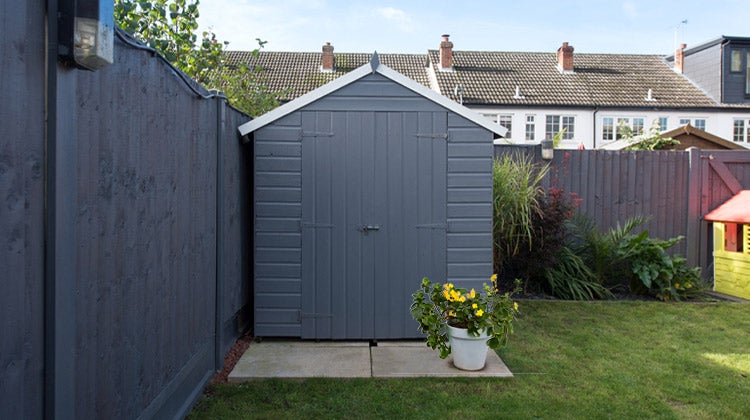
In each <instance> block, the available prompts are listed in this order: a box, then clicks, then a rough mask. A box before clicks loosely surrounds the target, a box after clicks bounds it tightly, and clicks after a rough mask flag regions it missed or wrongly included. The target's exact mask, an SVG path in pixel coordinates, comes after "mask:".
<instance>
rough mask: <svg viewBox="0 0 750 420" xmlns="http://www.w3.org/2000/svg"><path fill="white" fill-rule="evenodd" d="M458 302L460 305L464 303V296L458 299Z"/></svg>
mask: <svg viewBox="0 0 750 420" xmlns="http://www.w3.org/2000/svg"><path fill="white" fill-rule="evenodd" d="M458 301H459V302H461V303H464V302H466V296H461V297H460V298H458Z"/></svg>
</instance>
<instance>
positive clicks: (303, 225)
mask: <svg viewBox="0 0 750 420" xmlns="http://www.w3.org/2000/svg"><path fill="white" fill-rule="evenodd" d="M299 227H300V230H302V229H332V228H333V225H332V224H326V223H309V222H299Z"/></svg>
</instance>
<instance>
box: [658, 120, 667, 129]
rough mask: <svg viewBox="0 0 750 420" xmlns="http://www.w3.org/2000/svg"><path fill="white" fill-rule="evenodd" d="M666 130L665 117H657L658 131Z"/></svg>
mask: <svg viewBox="0 0 750 420" xmlns="http://www.w3.org/2000/svg"><path fill="white" fill-rule="evenodd" d="M666 130H667V117H659V131H666Z"/></svg>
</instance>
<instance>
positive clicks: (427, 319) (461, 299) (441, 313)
mask: <svg viewBox="0 0 750 420" xmlns="http://www.w3.org/2000/svg"><path fill="white" fill-rule="evenodd" d="M496 279H497V277H496V276H494V275H493V276H492V282H493V286H492V287H490V286H488V285H486V284H485V285H484V294H482V293H481V292H480V293H477V292H476V291H475V290H474V289H471V291H467V290H466V289H463V288H456V287H454V286H453V284H451V283H445V284H442V285H441V284H440V283H433V282H431V281H430V280H429V279H428V278H427V277H425V278H424V279H422V284H421V286H420V288H419V290H417V291H416V292H415V293H414V294H413V295H412V297H413V302H412V305H411V313H412V316H413V317H414V319H415V320H416V321H417V322H418V323H419V330H420V331H421V332H423V333H425V334H427V346H428V347H430V348H431V349H438V350H439V351H440V358H442V359H445V358H446V357H448V355H449V354H450V352H451V349H450V347H449V346H448V334H447V332H446V325H451V326H453V327H457V328H466V329H467V330H468V332H469V334H472V335H474V336H478V335H479V334H480V332H481V331H486V333H487V335H489V336H490V339H489V340H488V341H487V345H488V346H489V347H490V348H493V349H494V348H498V347H500V346H504V345H506V344H507V342H508V336H509V335H510V334H511V333H512V332H513V319H514V318H515V316H516V314H517V312H518V304H517V303H516V302H514V301H513V300H512V298H511V294H510V293H505V294H499V293H497V291H496V289H495V281H496Z"/></svg>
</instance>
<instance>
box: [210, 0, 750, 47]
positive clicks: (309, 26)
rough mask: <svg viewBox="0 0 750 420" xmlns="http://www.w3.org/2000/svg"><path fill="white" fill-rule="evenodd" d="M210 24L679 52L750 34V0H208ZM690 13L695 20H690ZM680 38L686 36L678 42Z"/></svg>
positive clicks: (242, 39) (267, 36) (282, 35)
mask: <svg viewBox="0 0 750 420" xmlns="http://www.w3.org/2000/svg"><path fill="white" fill-rule="evenodd" d="M199 11H200V14H201V17H200V18H199V20H198V23H199V24H200V30H205V29H211V30H213V31H214V32H215V33H216V35H217V38H218V39H219V40H222V41H229V42H230V43H229V46H228V47H227V49H228V50H252V49H255V48H257V46H258V43H257V41H256V38H260V39H261V40H263V41H266V42H267V44H265V49H266V50H268V51H320V49H321V47H322V45H323V44H325V43H326V42H330V43H331V44H332V45H333V46H334V48H335V51H336V52H368V53H369V52H373V51H378V52H381V53H424V52H425V51H427V50H428V49H437V48H438V46H439V44H440V41H441V35H442V34H450V39H451V41H452V42H453V44H454V49H456V50H465V51H529V52H555V51H557V49H558V48H559V47H560V45H561V44H562V43H563V42H568V43H570V45H572V46H573V47H574V48H575V51H576V52H581V53H623V54H663V55H672V54H674V49H675V46H676V45H678V44H681V43H685V44H687V45H688V48H690V47H691V46H696V45H699V44H701V43H703V42H707V41H710V40H712V39H715V38H718V37H719V36H721V35H729V36H742V37H750V25H748V23H749V22H750V1H748V0H708V1H707V0H701V1H698V0H619V1H616V0H577V1H566V0H558V1H547V0H537V1H533V0H496V1H486V0H476V1H472V0H464V1H459V0H454V1H444V0H432V1H391V2H387V1H386V2H384V1H377V0H374V1H359V0H348V1H345V0H344V1H342V0H288V1H287V0H275V1H268V0H266V1H254V0H200V6H199ZM685 22H686V23H685ZM675 40H676V42H677V44H676V43H675Z"/></svg>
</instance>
